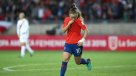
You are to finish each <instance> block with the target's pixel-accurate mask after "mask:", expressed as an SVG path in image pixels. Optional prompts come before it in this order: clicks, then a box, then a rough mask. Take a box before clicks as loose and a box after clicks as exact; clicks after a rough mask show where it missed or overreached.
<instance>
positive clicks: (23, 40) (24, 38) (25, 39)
mask: <svg viewBox="0 0 136 76" xmlns="http://www.w3.org/2000/svg"><path fill="white" fill-rule="evenodd" d="M19 41H20V42H25V43H27V42H28V36H26V35H21V36H20V39H19Z"/></svg>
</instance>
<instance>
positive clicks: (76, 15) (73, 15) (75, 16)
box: [69, 13, 78, 19]
mask: <svg viewBox="0 0 136 76" xmlns="http://www.w3.org/2000/svg"><path fill="white" fill-rule="evenodd" d="M69 17H70V18H74V19H76V18H77V17H78V14H77V13H75V14H72V13H70V14H69Z"/></svg>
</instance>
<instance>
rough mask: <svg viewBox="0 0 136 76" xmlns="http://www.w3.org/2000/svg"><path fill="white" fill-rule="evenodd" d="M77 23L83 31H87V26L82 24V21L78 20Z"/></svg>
mask: <svg viewBox="0 0 136 76" xmlns="http://www.w3.org/2000/svg"><path fill="white" fill-rule="evenodd" d="M76 22H77V23H78V25H79V26H80V27H81V29H83V30H85V29H86V25H85V24H84V23H83V22H82V20H81V19H77V20H76Z"/></svg>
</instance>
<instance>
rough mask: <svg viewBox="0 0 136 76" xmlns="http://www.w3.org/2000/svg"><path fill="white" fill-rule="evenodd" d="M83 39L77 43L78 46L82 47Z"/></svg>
mask: <svg viewBox="0 0 136 76" xmlns="http://www.w3.org/2000/svg"><path fill="white" fill-rule="evenodd" d="M84 41H85V39H84V38H82V39H81V40H79V41H78V46H83V43H84Z"/></svg>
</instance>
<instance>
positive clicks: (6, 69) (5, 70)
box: [0, 63, 136, 72]
mask: <svg viewBox="0 0 136 76" xmlns="http://www.w3.org/2000/svg"><path fill="white" fill-rule="evenodd" d="M54 64H58V63H48V64H24V65H15V66H8V67H4V68H2V69H3V71H0V72H12V71H15V72H16V71H56V70H60V68H47V69H46V68H44V69H40V68H39V69H20V70H19V69H18V70H15V69H14V68H19V67H26V66H39V65H54ZM125 67H132V68H134V67H135V68H136V65H115V66H93V68H92V69H110V68H125ZM75 69H86V67H73V68H72V67H68V70H75Z"/></svg>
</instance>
